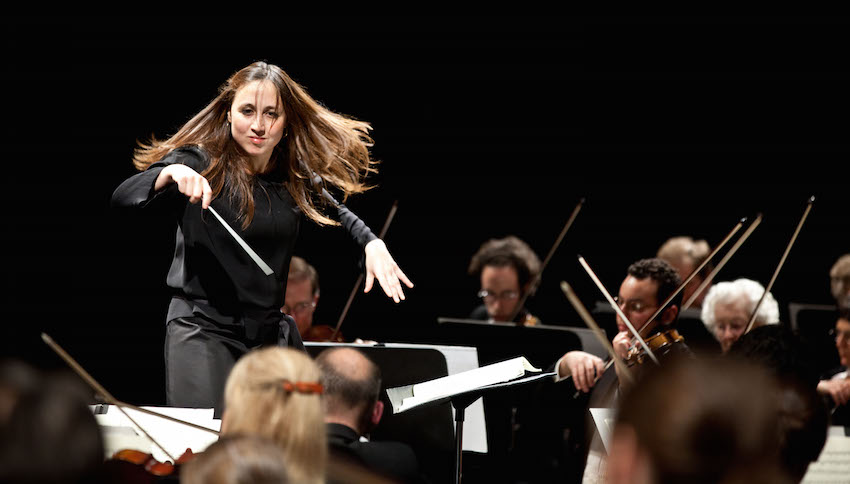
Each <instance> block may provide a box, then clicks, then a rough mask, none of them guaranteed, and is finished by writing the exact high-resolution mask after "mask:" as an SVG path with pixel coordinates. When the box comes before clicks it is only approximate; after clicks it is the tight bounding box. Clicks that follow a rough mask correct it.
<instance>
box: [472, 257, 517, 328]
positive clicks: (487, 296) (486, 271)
mask: <svg viewBox="0 0 850 484" xmlns="http://www.w3.org/2000/svg"><path fill="white" fill-rule="evenodd" d="M481 296H482V299H484V305H485V306H486V307H487V313H488V314H489V315H490V317H491V318H492V319H493V320H495V321H508V319H509V318H510V317H511V315H512V314H513V313H514V310H515V309H516V306H517V304H519V296H520V287H519V278H518V277H517V272H516V269H514V268H513V267H511V266H484V268H483V269H482V270H481Z"/></svg>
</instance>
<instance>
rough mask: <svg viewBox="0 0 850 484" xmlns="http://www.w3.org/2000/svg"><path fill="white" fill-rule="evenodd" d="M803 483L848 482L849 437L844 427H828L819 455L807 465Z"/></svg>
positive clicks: (826, 483) (849, 474)
mask: <svg viewBox="0 0 850 484" xmlns="http://www.w3.org/2000/svg"><path fill="white" fill-rule="evenodd" d="M802 483H803V484H837V483H842V484H848V483H850V437H848V436H846V435H844V427H830V429H829V435H827V438H826V445H824V447H823V450H822V451H821V454H820V457H818V460H817V461H815V462H812V463H811V464H810V465H809V469H808V471H806V475H805V476H804V477H803V480H802Z"/></svg>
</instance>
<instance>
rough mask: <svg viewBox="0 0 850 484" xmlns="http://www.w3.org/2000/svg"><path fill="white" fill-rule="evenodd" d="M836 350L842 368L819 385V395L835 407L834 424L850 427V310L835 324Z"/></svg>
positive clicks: (826, 377)
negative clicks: (827, 399) (826, 398)
mask: <svg viewBox="0 0 850 484" xmlns="http://www.w3.org/2000/svg"><path fill="white" fill-rule="evenodd" d="M835 348H836V349H837V350H838V358H839V360H840V364H841V366H840V367H838V368H835V369H833V370H832V371H830V372H829V373H828V374H827V375H825V377H824V378H823V379H822V380H820V382H819V383H818V386H817V389H818V393H820V394H821V395H824V396H826V397H828V398H829V399H830V400H831V401H830V403H831V405H832V406H833V407H834V411H833V412H832V419H831V420H832V424H833V425H843V426H845V427H846V426H850V371H848V368H850V309H848V308H845V309H843V310H841V313H840V314H839V316H838V320H837V321H836V322H835Z"/></svg>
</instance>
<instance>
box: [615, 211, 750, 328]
mask: <svg viewBox="0 0 850 484" xmlns="http://www.w3.org/2000/svg"><path fill="white" fill-rule="evenodd" d="M746 221H747V218H746V217H744V218H742V219H741V220H739V221H738V223H736V224H735V226H734V227H733V228H732V230H731V231H729V233H728V234H727V235H726V237H725V238H724V239H723V240H722V241H721V242H720V243H719V244H717V247H715V248H714V250H712V251H711V253H710V254H708V256H707V257H706V258H705V260H704V261H702V263H701V264H700V265H699V266H697V268H696V269H694V270H693V271H692V272H691V273H690V274H689V275H688V277H686V278H685V280H684V281H682V282H681V283H680V284H679V287H677V288H676V290H675V291H673V292H671V293H670V295H669V296H667V299H665V300H664V303H662V304H659V305H658V309H657V310H656V311H655V313H654V314H653V315H652V316H651V317H650V318H649V319H647V320H646V322H645V323H643V326H641V327H640V332H641V333H643V330H644V329H646V327H647V326H649V323H651V322H653V321H654V320H655V318H657V317H658V315H659V314H661V313H662V312H664V310H665V309H667V305H668V304H670V301H672V300H673V298H675V297H676V296H677V295H678V294H679V293H680V292H681V291H682V289H684V288H685V286H687V285H688V283H689V282H691V279H693V278H694V277H695V276H696V275H697V274H699V271H701V270H702V268H703V267H705V265H706V264H708V263H709V262H710V261H711V258H712V257H714V255H715V254H717V252H719V251H720V249H721V248H723V246H724V245H726V243H727V242H729V239H731V238H732V236H733V235H735V233H736V232H737V231H738V230H740V229H741V227H742V226H743V225H744V222H746ZM617 307H618V308H619V306H617Z"/></svg>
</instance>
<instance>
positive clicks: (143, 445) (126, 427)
mask: <svg viewBox="0 0 850 484" xmlns="http://www.w3.org/2000/svg"><path fill="white" fill-rule="evenodd" d="M143 408H145V409H147V410H152V411H154V412H157V413H161V414H163V415H168V416H169V417H174V418H177V419H180V420H185V421H187V422H191V423H193V424H197V425H200V426H203V427H206V428H209V429H211V430H215V431H219V430H220V429H221V420H218V419H215V418H213V411H214V410H213V409H212V408H175V407H143ZM125 410H126V411H127V413H128V414H129V415H130V417H131V418H132V419H133V420H135V421H136V422H137V423H138V424H139V426H141V427H143V428H144V429H145V431H146V432H147V433H148V434H150V435H151V436H152V437H153V438H154V439H156V441H157V442H158V443H159V444H160V445H162V446H163V447H165V449H166V450H168V453H170V454H171V455H172V456H174V458H175V459H176V458H178V457H180V456H181V455H183V453H184V452H186V449H187V448H188V449H192V452H194V453H197V452H202V451H204V449H206V448H207V447H208V446H209V445H210V444H212V443H213V442H215V441H216V440H218V435H216V434H214V433H212V432H205V431H203V430H200V429H196V428H193V427H190V426H188V425H183V424H181V423H177V422H172V421H170V420H166V419H164V418H161V417H157V416H156V415H150V414H147V413H143V412H139V411H136V410H133V409H130V408H127V409H125ZM95 418H96V419H97V422H98V423H99V424H100V426H101V429H102V431H103V436H104V447H105V450H106V455H107V456H109V457H111V456H112V454H113V453H114V452H115V451H117V450H121V449H128V448H129V449H137V450H141V451H144V452H148V453H150V454H152V455H153V456H154V458H155V459H157V460H158V461H160V462H164V461H170V460H171V459H170V458H169V457H168V456H167V455H165V453H163V452H162V450H160V448H159V447H157V446H156V445H154V444H153V443H152V442H150V440H148V439H147V437H145V436H144V434H143V433H142V432H141V431H140V430H138V428H137V427H136V426H135V425H133V423H132V422H130V421H129V420H128V419H127V417H126V416H125V415H124V414H123V413H121V411H120V410H119V409H117V408H116V407H115V406H114V405H109V407H108V410H107V412H106V413H105V414H100V415H95Z"/></svg>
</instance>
